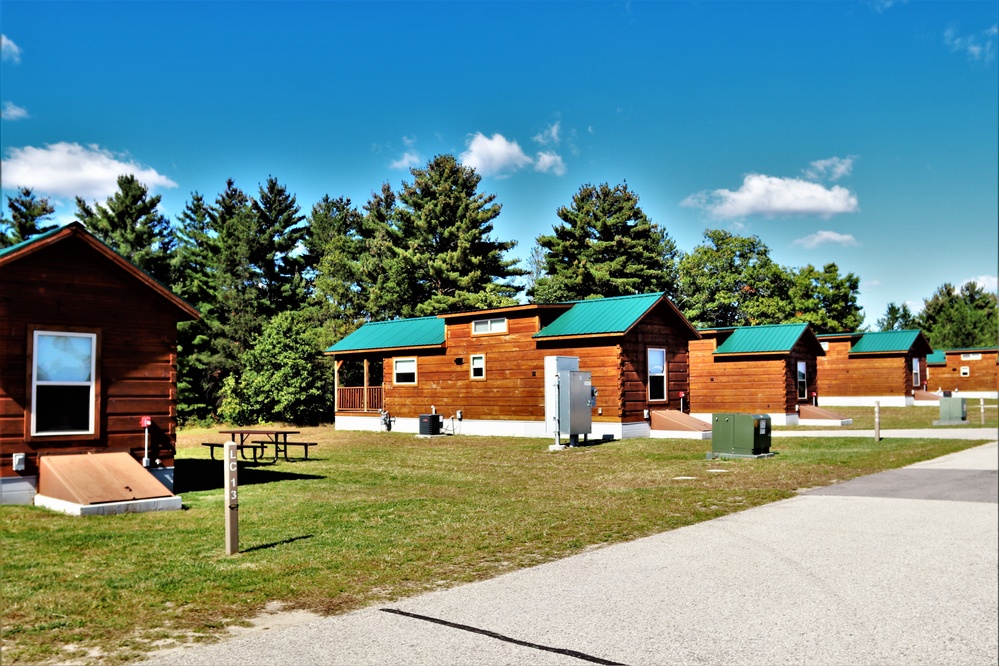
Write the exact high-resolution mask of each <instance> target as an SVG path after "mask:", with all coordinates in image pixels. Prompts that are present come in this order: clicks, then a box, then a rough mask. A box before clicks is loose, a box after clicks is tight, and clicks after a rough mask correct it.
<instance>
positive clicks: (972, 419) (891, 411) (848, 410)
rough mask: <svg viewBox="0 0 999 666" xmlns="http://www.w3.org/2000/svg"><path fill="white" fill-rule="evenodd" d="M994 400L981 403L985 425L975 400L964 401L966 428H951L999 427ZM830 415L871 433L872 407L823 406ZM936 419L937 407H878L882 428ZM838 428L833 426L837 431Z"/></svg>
mask: <svg viewBox="0 0 999 666" xmlns="http://www.w3.org/2000/svg"><path fill="white" fill-rule="evenodd" d="M996 402H997V401H996V400H994V399H993V400H988V399H986V400H985V423H984V424H983V423H982V409H981V407H980V404H979V400H978V398H968V401H967V404H966V405H967V409H968V424H967V426H955V427H958V428H963V427H969V428H999V409H996ZM826 409H828V410H829V411H831V412H834V413H836V414H839V415H840V416H842V417H844V418H848V419H853V424H852V425H848V426H842V427H843V428H848V429H852V430H871V429H873V428H874V408H873V407H826ZM939 419H940V407H939V406H931V407H922V406H918V407H917V406H913V407H881V428H882V429H895V428H901V429H908V428H933V427H934V425H933V422H934V421H938V420H939ZM774 427H776V428H780V429H782V430H783V429H788V430H794V429H800V430H822V429H827V428H825V427H824V426H774ZM838 427H840V426H837V428H838Z"/></svg>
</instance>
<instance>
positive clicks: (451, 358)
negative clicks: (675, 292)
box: [327, 293, 701, 439]
mask: <svg viewBox="0 0 999 666" xmlns="http://www.w3.org/2000/svg"><path fill="white" fill-rule="evenodd" d="M697 337H698V333H697V331H696V330H695V329H694V328H693V327H692V326H691V325H690V323H689V322H688V321H687V320H686V319H685V318H684V316H683V315H682V314H681V313H680V311H679V310H677V308H676V306H675V305H673V303H672V302H671V301H670V300H669V299H668V298H667V297H666V296H665V295H664V294H662V293H653V294H641V295H635V296H622V297H615V298H601V299H591V300H585V301H576V302H571V303H557V304H531V305H518V306H513V307H507V308H496V309H491V310H477V311H474V312H460V313H453V314H443V315H438V316H436V317H420V318H413V319H401V320H395V321H386V322H371V323H368V324H365V325H364V326H362V327H361V328H359V329H358V330H357V331H355V332H354V333H352V334H350V335H348V336H347V337H345V338H344V339H343V340H341V341H340V342H338V343H336V344H334V345H333V346H331V347H330V348H329V349H328V350H327V354H329V355H332V356H333V357H334V358H335V365H336V368H337V388H336V391H337V394H336V413H335V420H336V427H337V429H343V430H380V429H385V428H391V429H393V430H398V431H402V432H414V433H415V432H419V420H420V417H421V415H427V414H434V413H436V414H440V415H441V416H442V417H444V419H445V429H446V430H448V431H450V432H454V433H462V434H475V435H506V436H524V437H545V436H546V435H549V434H551V430H550V424H549V423H547V419H546V411H545V410H546V377H545V367H546V366H545V359H546V357H572V358H578V367H579V370H581V371H588V372H590V373H591V377H592V379H591V381H592V386H593V388H595V389H596V404H595V406H594V407H593V408H592V436H593V437H595V438H615V439H621V438H625V437H643V436H644V437H647V436H650V434H651V433H652V426H651V422H652V413H653V412H657V411H658V412H664V411H671V412H675V413H677V414H679V413H680V404H681V394H683V393H685V392H686V391H687V390H688V361H687V343H688V341H689V340H693V339H696V338H697ZM348 366H353V369H350V368H349V367H348ZM348 370H349V371H348ZM348 375H352V376H353V377H354V378H355V379H354V380H353V383H354V384H355V385H353V386H344V385H341V384H340V382H341V377H344V376H348ZM348 383H350V382H348ZM549 401H550V399H549ZM549 408H550V405H549ZM680 418H681V419H682V417H680ZM687 418H688V419H689V417H687ZM690 420H691V421H695V419H690ZM697 432H698V433H700V432H701V428H699V427H698V429H697ZM678 436H683V435H678Z"/></svg>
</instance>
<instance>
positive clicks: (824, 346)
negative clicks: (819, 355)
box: [819, 340, 829, 351]
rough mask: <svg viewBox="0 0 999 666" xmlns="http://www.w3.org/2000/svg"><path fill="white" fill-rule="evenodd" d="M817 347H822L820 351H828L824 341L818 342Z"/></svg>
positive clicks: (826, 343)
mask: <svg viewBox="0 0 999 666" xmlns="http://www.w3.org/2000/svg"><path fill="white" fill-rule="evenodd" d="M819 346H820V347H822V351H829V343H828V342H826V341H825V340H822V341H821V342H819Z"/></svg>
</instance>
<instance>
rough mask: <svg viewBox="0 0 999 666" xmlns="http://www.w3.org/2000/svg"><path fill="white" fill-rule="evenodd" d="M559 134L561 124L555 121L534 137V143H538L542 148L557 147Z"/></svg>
mask: <svg viewBox="0 0 999 666" xmlns="http://www.w3.org/2000/svg"><path fill="white" fill-rule="evenodd" d="M560 132H561V123H560V121H558V120H556V121H555V122H554V123H552V124H551V125H549V126H548V127H547V128H545V130H544V131H543V132H540V133H538V134H535V135H534V142H535V143H540V144H541V145H542V146H547V145H554V146H557V145H558V143H559V133H560Z"/></svg>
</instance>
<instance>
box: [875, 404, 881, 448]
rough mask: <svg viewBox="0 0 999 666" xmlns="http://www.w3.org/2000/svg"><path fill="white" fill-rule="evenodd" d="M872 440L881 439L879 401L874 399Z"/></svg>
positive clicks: (878, 440) (877, 440)
mask: <svg viewBox="0 0 999 666" xmlns="http://www.w3.org/2000/svg"><path fill="white" fill-rule="evenodd" d="M874 441H875V442H880V441H881V401H880V400H875V401H874Z"/></svg>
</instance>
